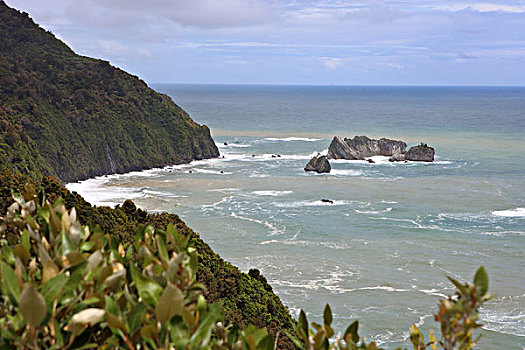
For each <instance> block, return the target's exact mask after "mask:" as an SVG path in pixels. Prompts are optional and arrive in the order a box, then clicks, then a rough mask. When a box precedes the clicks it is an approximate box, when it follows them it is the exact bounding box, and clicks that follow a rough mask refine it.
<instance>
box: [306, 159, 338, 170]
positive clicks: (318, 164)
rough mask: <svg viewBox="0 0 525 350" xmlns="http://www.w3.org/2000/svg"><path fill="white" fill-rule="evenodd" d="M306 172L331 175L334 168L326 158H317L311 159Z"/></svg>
mask: <svg viewBox="0 0 525 350" xmlns="http://www.w3.org/2000/svg"><path fill="white" fill-rule="evenodd" d="M304 170H305V171H315V172H317V173H329V172H330V170H332V167H331V166H330V162H329V161H328V158H326V156H316V157H313V158H312V159H310V161H309V162H308V164H306V167H305V168H304Z"/></svg>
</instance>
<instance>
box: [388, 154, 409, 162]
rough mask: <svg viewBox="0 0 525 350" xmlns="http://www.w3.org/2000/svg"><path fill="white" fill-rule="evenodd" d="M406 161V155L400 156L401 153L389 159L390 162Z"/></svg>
mask: <svg viewBox="0 0 525 350" xmlns="http://www.w3.org/2000/svg"><path fill="white" fill-rule="evenodd" d="M404 160H405V155H404V154H399V153H396V154H394V155H393V156H392V157H390V158H388V161H389V162H402V161H404Z"/></svg>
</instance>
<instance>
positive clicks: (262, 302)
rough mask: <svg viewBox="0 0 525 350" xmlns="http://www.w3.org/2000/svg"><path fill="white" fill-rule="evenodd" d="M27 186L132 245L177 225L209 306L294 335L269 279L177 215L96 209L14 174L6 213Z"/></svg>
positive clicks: (56, 187) (7, 186)
mask: <svg viewBox="0 0 525 350" xmlns="http://www.w3.org/2000/svg"><path fill="white" fill-rule="evenodd" d="M26 183H29V185H30V186H33V187H34V188H35V189H36V191H37V192H39V191H45V193H46V194H47V198H48V199H49V200H50V201H51V202H54V201H55V200H56V199H57V198H62V199H63V203H64V205H65V207H66V208H67V209H68V210H71V209H72V208H76V213H77V218H78V220H79V222H80V223H81V224H82V225H92V226H98V227H100V229H101V231H102V232H106V233H110V234H111V235H112V236H114V237H116V238H117V240H118V241H119V242H121V243H122V244H123V245H124V246H126V247H127V245H129V244H133V242H134V241H135V233H136V230H137V227H139V226H141V225H142V226H147V225H152V226H153V227H155V228H157V229H159V230H164V231H165V230H167V228H168V225H170V224H172V225H173V226H174V227H175V228H176V230H177V232H179V233H180V234H182V235H184V236H185V237H188V238H189V240H190V242H191V244H192V246H193V247H194V248H195V249H196V250H197V256H198V258H199V268H198V271H197V280H198V282H199V283H201V284H203V285H204V286H205V287H206V290H205V291H203V295H204V296H205V298H206V300H208V301H209V302H221V303H222V311H223V313H224V315H225V319H226V321H227V322H232V323H234V324H237V325H239V326H240V327H242V328H244V327H247V326H248V325H249V324H254V325H255V326H257V327H259V328H262V327H265V328H267V329H268V331H269V332H270V333H272V334H276V333H278V332H280V333H281V334H284V332H290V331H292V330H293V325H294V321H293V319H292V318H291V317H290V314H289V312H288V309H287V308H286V307H285V306H284V305H283V304H282V302H281V300H280V299H279V297H278V296H276V295H275V294H274V293H273V292H272V289H271V287H270V286H269V285H268V283H267V282H266V279H265V278H264V276H262V275H260V274H259V273H258V271H257V270H252V271H250V274H246V273H243V272H241V271H240V270H239V269H238V268H236V267H235V266H233V265H232V264H230V263H228V262H226V261H224V260H223V259H222V258H221V257H220V256H219V255H218V254H216V253H214V252H213V250H212V249H211V248H210V246H209V245H208V244H206V243H205V242H204V241H203V240H202V239H201V238H200V236H199V234H198V233H196V232H194V231H193V230H191V229H190V228H189V227H188V226H186V225H185V224H184V222H183V221H182V220H181V219H180V218H179V217H178V216H177V215H175V214H167V213H162V214H154V215H152V214H148V213H147V212H145V211H144V210H141V209H138V208H136V207H135V205H134V204H133V202H131V201H126V202H125V203H124V204H123V205H122V206H119V207H117V208H114V209H113V208H109V207H96V206H92V205H90V204H89V203H88V202H86V201H85V200H84V199H83V198H82V197H81V196H79V195H78V194H76V193H71V192H70V191H69V190H67V189H66V188H65V187H63V186H62V185H61V184H60V182H58V181H57V180H55V179H53V178H50V177H46V178H44V179H43V180H42V181H41V182H38V183H37V182H35V181H32V180H31V179H30V178H28V177H22V176H18V175H13V174H11V173H9V172H4V173H2V174H0V213H5V212H6V210H7V208H8V206H9V205H10V204H11V203H12V194H11V189H15V190H16V191H23V190H24V188H25V187H26ZM278 341H279V348H281V349H291V348H293V344H292V343H291V342H290V340H289V339H288V338H287V337H286V336H281V337H279V340H278Z"/></svg>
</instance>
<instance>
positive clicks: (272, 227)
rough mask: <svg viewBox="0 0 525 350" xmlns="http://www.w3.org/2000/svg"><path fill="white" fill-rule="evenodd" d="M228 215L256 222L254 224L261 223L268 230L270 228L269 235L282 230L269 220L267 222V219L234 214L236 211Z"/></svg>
mask: <svg viewBox="0 0 525 350" xmlns="http://www.w3.org/2000/svg"><path fill="white" fill-rule="evenodd" d="M230 216H231V217H233V218H236V219H240V220H245V221H250V222H253V223H256V224H259V225H263V226H265V227H267V228H268V230H270V235H271V236H273V235H276V234H279V233H282V232H283V231H282V230H280V229H278V228H277V227H275V226H274V225H273V224H272V223H270V222H268V221H263V220H258V219H252V218H248V217H245V216H241V215H238V214H236V213H234V212H232V213H231V214H230Z"/></svg>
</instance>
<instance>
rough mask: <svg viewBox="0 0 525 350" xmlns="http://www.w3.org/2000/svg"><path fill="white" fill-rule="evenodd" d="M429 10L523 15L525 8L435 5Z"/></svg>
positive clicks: (472, 4) (477, 4) (483, 4)
mask: <svg viewBox="0 0 525 350" xmlns="http://www.w3.org/2000/svg"><path fill="white" fill-rule="evenodd" d="M429 8H433V9H436V10H442V11H450V12H458V11H466V10H471V11H477V12H503V13H525V6H523V5H506V4H494V3H471V4H436V5H431V6H429Z"/></svg>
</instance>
